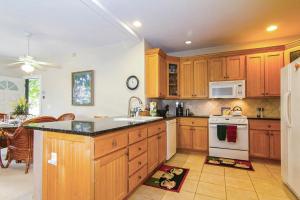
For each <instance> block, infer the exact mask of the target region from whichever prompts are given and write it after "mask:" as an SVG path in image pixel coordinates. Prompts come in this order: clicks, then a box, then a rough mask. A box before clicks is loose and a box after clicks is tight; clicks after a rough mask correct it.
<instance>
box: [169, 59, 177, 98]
mask: <svg viewBox="0 0 300 200" xmlns="http://www.w3.org/2000/svg"><path fill="white" fill-rule="evenodd" d="M179 65H180V62H179V58H177V57H173V56H167V98H178V97H179V73H180V71H179Z"/></svg>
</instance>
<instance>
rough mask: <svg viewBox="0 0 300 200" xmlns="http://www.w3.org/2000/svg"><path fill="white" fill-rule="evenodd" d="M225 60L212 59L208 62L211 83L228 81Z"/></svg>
mask: <svg viewBox="0 0 300 200" xmlns="http://www.w3.org/2000/svg"><path fill="white" fill-rule="evenodd" d="M225 62H226V60H225V58H212V59H210V60H209V61H208V69H209V81H223V80H226V63H225Z"/></svg>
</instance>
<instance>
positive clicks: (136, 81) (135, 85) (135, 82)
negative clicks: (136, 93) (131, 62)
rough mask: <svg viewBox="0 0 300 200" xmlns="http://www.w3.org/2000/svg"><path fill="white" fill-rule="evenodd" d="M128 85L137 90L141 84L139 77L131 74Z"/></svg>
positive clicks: (129, 87)
mask: <svg viewBox="0 0 300 200" xmlns="http://www.w3.org/2000/svg"><path fill="white" fill-rule="evenodd" d="M126 86H127V88H128V89H130V90H135V89H136V88H138V86H139V79H138V78H137V77H136V76H134V75H132V76H129V77H128V78H127V81H126Z"/></svg>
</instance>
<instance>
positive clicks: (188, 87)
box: [180, 61, 194, 98]
mask: <svg viewBox="0 0 300 200" xmlns="http://www.w3.org/2000/svg"><path fill="white" fill-rule="evenodd" d="M193 74H194V68H193V62H192V61H182V62H181V64H180V97H181V98H192V97H193V84H194V80H193V78H194V77H193Z"/></svg>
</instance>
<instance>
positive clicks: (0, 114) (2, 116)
mask: <svg viewBox="0 0 300 200" xmlns="http://www.w3.org/2000/svg"><path fill="white" fill-rule="evenodd" d="M5 116H6V114H5V113H0V121H2V120H3V119H4V118H5Z"/></svg>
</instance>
